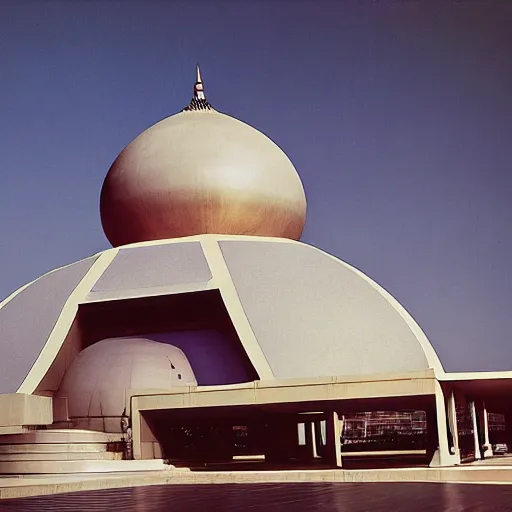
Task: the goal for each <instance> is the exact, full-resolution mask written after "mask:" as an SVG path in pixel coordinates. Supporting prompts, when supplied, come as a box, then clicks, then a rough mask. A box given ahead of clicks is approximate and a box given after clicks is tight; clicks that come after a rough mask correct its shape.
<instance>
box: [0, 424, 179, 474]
mask: <svg viewBox="0 0 512 512" xmlns="http://www.w3.org/2000/svg"><path fill="white" fill-rule="evenodd" d="M123 448H124V441H123V438H122V435H121V434H108V433H105V432H95V431H92V430H71V429H59V430H33V431H30V432H26V433H22V434H5V435H0V475H28V474H69V473H104V472H118V471H123V472H124V471H144V470H158V469H166V468H169V466H166V465H165V464H164V463H163V461H162V460H143V461H133V460H123Z"/></svg>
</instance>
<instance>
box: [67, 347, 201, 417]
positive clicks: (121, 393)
mask: <svg viewBox="0 0 512 512" xmlns="http://www.w3.org/2000/svg"><path fill="white" fill-rule="evenodd" d="M195 385H197V382H196V379H195V376H194V373H193V371H192V368H191V367H190V364H189V362H188V360H187V358H186V356H185V354H184V353H183V352H182V351H181V350H180V349H179V348H176V347H173V346H172V345H168V344H166V343H159V342H156V341H152V340H148V339H145V338H112V339H107V340H103V341H100V342H98V343H95V344H94V345H91V346H90V347H88V348H86V349H85V350H83V351H82V352H80V353H79V354H78V355H77V356H76V358H75V359H74V361H73V363H72V364H71V366H70V367H69V368H68V370H67V372H66V374H65V375H64V378H63V380H62V383H61V385H60V388H59V391H58V393H57V396H58V397H66V398H67V399H68V410H69V416H70V417H71V418H86V417H120V416H121V415H122V413H123V410H124V408H125V404H126V392H127V390H129V389H134V390H135V389H136V390H142V389H146V390H149V389H171V388H174V387H176V386H195Z"/></svg>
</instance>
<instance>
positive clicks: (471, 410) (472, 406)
mask: <svg viewBox="0 0 512 512" xmlns="http://www.w3.org/2000/svg"><path fill="white" fill-rule="evenodd" d="M468 407H469V414H470V416H471V421H472V422H473V443H474V446H475V459H476V460H479V459H481V458H482V454H481V453H480V441H479V439H478V421H477V417H476V408H475V402H474V400H472V401H471V402H469V406H468Z"/></svg>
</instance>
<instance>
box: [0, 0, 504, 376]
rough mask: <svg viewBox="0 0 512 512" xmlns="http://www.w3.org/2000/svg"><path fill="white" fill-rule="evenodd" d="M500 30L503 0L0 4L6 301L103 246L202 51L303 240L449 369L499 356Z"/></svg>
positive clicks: (0, 214)
mask: <svg viewBox="0 0 512 512" xmlns="http://www.w3.org/2000/svg"><path fill="white" fill-rule="evenodd" d="M511 27H512V2H507V1H503V2H492V1H487V2H483V1H482V2H477V1H459V2H455V1H454V2H440V3H438V2H435V1H433V0H429V1H424V2H421V1H410V2H384V1H381V2H359V3H356V2H348V1H347V2H342V1H334V0H333V1H330V2H329V1H313V0H311V1H308V2H306V1H296V0H294V1H292V0H288V1H285V0H282V1H279V0H272V1H270V0H269V1H263V0H258V1H247V0H245V1H234V0H232V1H225V2H221V1H214V0H211V1H207V0H203V1H193V0H188V1H184V2H178V1H160V2H157V1H150V0H144V1H143V0H140V1H137V2H135V1H122V2H121V1H106V0H103V1H85V0H83V1H74V0H68V1H60V2H52V1H44V0H39V1H37V2H25V1H23V0H1V1H0V98H1V107H2V108H1V115H0V265H1V267H0V268H1V270H0V296H1V297H4V296H6V295H8V294H9V293H10V292H12V291H13V290H14V289H16V288H18V287H19V286H21V285H23V284H24V283H26V282H28V281H30V280H32V279H35V278H36V277H38V276H40V275H41V274H42V273H44V272H46V271H48V270H50V269H53V268H55V267H59V266H62V265H65V264H67V263H71V262H73V261H76V260H79V259H82V258H84V257H86V256H88V255H90V254H93V253H95V252H98V251H101V250H103V249H106V248H108V247H109V244H108V242H107V240H106V239H105V237H104V235H103V231H102V229H101V224H100V220H99V210H98V201H99V192H100V189H101V184H102V181H103V178H104V176H105V174H106V172H107V170H108V168H109V167H110V165H111V163H112V162H113V160H114V159H115V157H116V156H117V155H118V153H119V152H120V151H121V150H122V149H123V148H124V147H125V146H126V145H127V144H128V143H129V142H130V141H131V140H132V139H133V138H134V137H135V136H137V135H138V134H139V133H140V132H141V131H143V130H144V129H146V128H148V127H149V126H151V125H152V124H154V123H155V122H157V121H159V120H160V119H162V118H163V117H166V116H168V115H170V114H172V113H174V112H176V111H178V110H181V108H183V107H184V106H185V105H186V104H187V103H188V101H189V100H190V97H191V94H192V86H193V82H194V68H195V64H196V62H197V61H199V62H200V64H201V69H202V72H203V78H204V80H205V87H206V92H207V96H208V99H209V100H210V101H211V103H212V104H213V105H214V106H215V107H216V108H218V109H219V110H221V111H223V112H225V113H227V114H231V115H233V116H235V117H238V118H240V119H242V120H243V121H245V122H247V123H249V124H251V125H252V126H254V127H256V128H258V129H259V130H261V131H263V132H264V133H266V134H267V135H268V136H270V137H271V138H272V139H273V140H274V141H276V142H277V143H278V144H279V145H280V146H281V147H282V148H283V149H284V150H285V152H286V153H287V154H288V156H289V157H290V158H291V160H292V161H293V163H294V164H295V166H296V168H297V170H298V172H299V174H300V176H301V178H302V180H303V183H304V187H305V190H306V194H307V197H308V221H307V225H306V230H305V233H304V235H303V240H304V241H305V242H308V243H310V244H313V245H316V246H318V247H320V248H322V249H324V250H326V251H328V252H330V253H332V254H334V255H336V256H338V257H340V258H342V259H344V260H345V261H347V262H349V263H351V264H353V265H354V266H356V267H358V268H359V269H361V270H362V271H364V272H365V273H367V274H368V275H370V276H371V277H372V278H373V279H375V280H376V281H377V282H378V283H380V284H381V285H383V286H384V287H385V288H386V289H387V290H389V291H390V292H391V293H392V294H393V295H394V296H395V297H396V298H397V299H398V300H399V301H400V302H401V303H402V304H404V306H405V307H406V308H407V309H408V310H409V311H410V312H411V313H412V314H413V316H414V317H415V318H416V319H417V321H418V322H419V324H420V325H421V327H422V328H423V329H424V331H425V332H426V334H427V336H428V337H429V338H430V339H431V341H432V343H433V345H434V347H435V349H436V350H437V352H438V354H439V355H440V356H441V359H442V361H443V363H444V365H445V367H446V368H447V369H448V370H476V369H487V370H493V369H512V324H511V321H510V316H511V314H512V273H511V271H510V262H511V261H512V143H511V135H512V100H511V93H512V28H511ZM397 357H399V355H397Z"/></svg>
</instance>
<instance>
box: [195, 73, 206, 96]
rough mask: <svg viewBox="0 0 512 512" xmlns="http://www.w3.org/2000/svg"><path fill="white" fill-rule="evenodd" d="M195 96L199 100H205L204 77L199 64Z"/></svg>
mask: <svg viewBox="0 0 512 512" xmlns="http://www.w3.org/2000/svg"><path fill="white" fill-rule="evenodd" d="M194 98H196V99H198V100H205V99H206V96H205V95H204V85H203V79H202V78H201V70H200V69H199V64H197V66H196V83H195V84H194Z"/></svg>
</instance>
